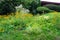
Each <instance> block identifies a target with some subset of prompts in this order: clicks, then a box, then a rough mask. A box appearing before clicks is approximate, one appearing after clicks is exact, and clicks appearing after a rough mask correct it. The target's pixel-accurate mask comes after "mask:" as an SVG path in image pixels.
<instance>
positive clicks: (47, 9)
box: [37, 7, 52, 14]
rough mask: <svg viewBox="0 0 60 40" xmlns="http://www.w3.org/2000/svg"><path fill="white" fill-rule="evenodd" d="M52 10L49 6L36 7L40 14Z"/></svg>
mask: <svg viewBox="0 0 60 40" xmlns="http://www.w3.org/2000/svg"><path fill="white" fill-rule="evenodd" d="M51 11H52V10H50V9H49V8H47V7H37V12H38V13H40V14H42V13H48V12H51Z"/></svg>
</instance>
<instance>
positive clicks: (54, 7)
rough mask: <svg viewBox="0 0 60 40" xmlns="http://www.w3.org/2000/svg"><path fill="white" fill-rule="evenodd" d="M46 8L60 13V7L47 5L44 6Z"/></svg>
mask: <svg viewBox="0 0 60 40" xmlns="http://www.w3.org/2000/svg"><path fill="white" fill-rule="evenodd" d="M44 6H45V7H47V8H49V9H51V10H54V11H58V12H60V6H59V5H54V4H47V5H44Z"/></svg>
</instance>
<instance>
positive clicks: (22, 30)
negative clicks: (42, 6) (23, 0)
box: [0, 12, 60, 40]
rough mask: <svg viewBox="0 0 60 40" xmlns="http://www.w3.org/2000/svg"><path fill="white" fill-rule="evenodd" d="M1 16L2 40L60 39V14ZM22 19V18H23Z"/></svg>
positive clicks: (0, 33) (0, 31) (0, 36)
mask: <svg viewBox="0 0 60 40" xmlns="http://www.w3.org/2000/svg"><path fill="white" fill-rule="evenodd" d="M20 15H21V14H18V16H16V15H15V16H16V17H15V16H9V17H8V18H7V17H5V18H4V17H1V16H0V40H55V39H60V25H59V24H60V13H55V12H53V13H48V14H44V15H36V16H32V17H25V16H29V15H26V14H25V16H24V14H22V15H23V16H22V15H21V16H20ZM21 17H22V18H21Z"/></svg>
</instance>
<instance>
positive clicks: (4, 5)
mask: <svg viewBox="0 0 60 40" xmlns="http://www.w3.org/2000/svg"><path fill="white" fill-rule="evenodd" d="M15 11H16V9H15V6H14V5H13V4H12V3H11V2H10V1H2V2H1V3H0V15H6V14H7V13H9V14H10V13H12V12H15Z"/></svg>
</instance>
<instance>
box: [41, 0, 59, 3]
mask: <svg viewBox="0 0 60 40" xmlns="http://www.w3.org/2000/svg"><path fill="white" fill-rule="evenodd" d="M41 1H45V2H53V3H60V0H41Z"/></svg>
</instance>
